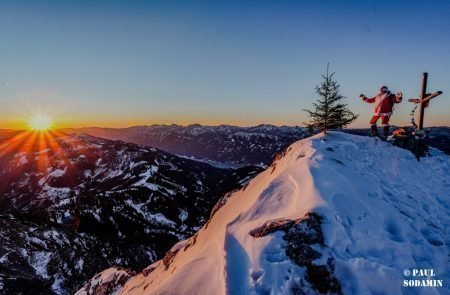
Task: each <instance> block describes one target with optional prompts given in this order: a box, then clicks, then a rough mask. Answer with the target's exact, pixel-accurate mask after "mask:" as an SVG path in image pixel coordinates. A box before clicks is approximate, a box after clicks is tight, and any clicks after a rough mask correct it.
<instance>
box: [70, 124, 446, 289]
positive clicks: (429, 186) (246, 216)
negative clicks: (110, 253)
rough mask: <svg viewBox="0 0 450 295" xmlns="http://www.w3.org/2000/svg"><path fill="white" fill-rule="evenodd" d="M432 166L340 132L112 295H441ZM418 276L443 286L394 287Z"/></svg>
mask: <svg viewBox="0 0 450 295" xmlns="http://www.w3.org/2000/svg"><path fill="white" fill-rule="evenodd" d="M432 154H433V155H432V157H426V158H423V159H421V161H420V162H417V161H416V160H415V158H414V156H413V155H412V154H411V153H410V152H409V151H406V150H402V149H400V148H396V147H393V146H390V145H389V144H387V143H385V142H382V141H379V140H377V139H373V138H367V137H359V136H354V135H350V134H344V133H340V132H329V133H328V134H327V135H323V134H319V135H317V136H314V137H312V138H308V139H305V140H301V141H298V142H296V143H294V144H292V145H291V146H290V147H289V148H288V149H287V150H286V151H285V152H284V153H283V154H281V155H280V156H279V157H278V159H277V160H275V161H274V162H273V163H272V165H271V166H270V167H268V168H267V170H265V171H264V172H262V173H261V174H259V175H258V176H257V177H255V178H254V179H253V180H252V181H251V182H250V183H249V184H248V185H247V186H246V187H245V188H243V189H241V190H238V191H236V192H234V193H233V194H231V195H230V196H229V198H227V199H226V200H225V202H224V205H223V206H222V207H220V209H218V210H217V211H216V212H215V214H214V215H213V216H212V218H211V219H210V221H209V222H208V223H207V224H206V225H205V226H204V227H203V228H202V229H201V230H200V231H199V232H198V233H197V234H196V235H195V236H193V237H192V238H190V239H188V240H186V241H183V242H180V243H178V244H177V245H176V246H175V247H174V248H172V250H171V251H169V252H168V253H167V255H166V257H165V258H164V259H163V260H160V261H158V262H156V263H154V264H153V265H151V266H149V267H148V268H146V269H145V270H144V271H143V272H142V273H140V274H138V275H136V276H133V277H131V278H130V279H129V280H127V281H126V282H124V283H122V284H121V286H117V288H115V294H292V293H294V292H295V291H296V290H297V291H298V290H302V291H303V292H305V293H306V294H316V293H317V292H321V293H323V292H325V293H326V292H331V293H340V292H342V293H344V294H430V293H425V292H430V291H431V292H435V293H436V294H448V292H450V287H449V284H448V282H449V281H450V264H449V245H450V233H449V230H448V229H449V228H450V178H449V177H448V175H449V172H450V159H449V157H448V156H446V155H443V154H442V153H440V152H438V151H435V150H434V151H432ZM311 212H313V213H311ZM293 249H294V250H293ZM299 251H300V252H299ZM301 251H305V253H306V254H308V255H305V257H303V256H302V255H301V254H302V253H301ZM311 256H312V257H314V258H313V259H311ZM308 257H309V258H308ZM425 268H426V269H433V270H434V273H435V274H436V277H435V279H440V280H443V282H444V285H443V286H442V287H440V288H434V289H430V288H428V289H424V288H410V287H403V284H404V280H405V279H409V278H405V277H404V276H403V270H405V269H425ZM316 270H323V271H324V272H320V271H316ZM90 286H91V284H88V285H87V287H89V288H84V289H82V290H80V291H79V292H78V293H77V294H78V295H82V294H99V293H97V291H96V290H95V289H92V288H90ZM323 288H325V291H324V289H323ZM326 288H328V289H326ZM421 292H422V293H421Z"/></svg>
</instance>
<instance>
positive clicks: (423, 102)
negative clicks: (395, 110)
mask: <svg viewBox="0 0 450 295" xmlns="http://www.w3.org/2000/svg"><path fill="white" fill-rule="evenodd" d="M427 80H428V73H423V79H422V92H421V94H420V98H411V99H408V101H409V102H413V103H418V104H419V126H418V128H417V130H416V135H417V136H418V137H419V138H423V137H424V136H425V132H424V131H423V117H424V115H425V108H427V107H428V106H429V105H430V101H431V100H432V99H433V98H435V97H436V96H439V95H441V94H442V91H438V92H435V93H427Z"/></svg>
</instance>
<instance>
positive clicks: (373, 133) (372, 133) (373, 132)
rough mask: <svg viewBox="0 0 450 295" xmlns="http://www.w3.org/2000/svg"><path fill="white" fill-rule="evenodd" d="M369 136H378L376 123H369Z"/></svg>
mask: <svg viewBox="0 0 450 295" xmlns="http://www.w3.org/2000/svg"><path fill="white" fill-rule="evenodd" d="M370 136H378V128H377V125H371V126H370Z"/></svg>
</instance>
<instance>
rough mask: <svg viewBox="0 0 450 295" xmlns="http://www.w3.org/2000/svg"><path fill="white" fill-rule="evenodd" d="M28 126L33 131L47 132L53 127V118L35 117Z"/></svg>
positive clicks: (29, 121)
mask: <svg viewBox="0 0 450 295" xmlns="http://www.w3.org/2000/svg"><path fill="white" fill-rule="evenodd" d="M28 125H29V128H30V129H31V130H33V131H47V130H50V129H51V128H52V127H53V118H52V117H51V116H49V115H42V114H40V115H33V116H32V117H30V119H29V120H28Z"/></svg>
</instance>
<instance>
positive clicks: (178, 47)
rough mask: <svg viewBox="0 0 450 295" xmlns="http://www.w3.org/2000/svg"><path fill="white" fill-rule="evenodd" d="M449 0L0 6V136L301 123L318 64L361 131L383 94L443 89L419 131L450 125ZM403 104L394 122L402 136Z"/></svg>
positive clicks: (405, 111)
mask: <svg viewBox="0 0 450 295" xmlns="http://www.w3.org/2000/svg"><path fill="white" fill-rule="evenodd" d="M449 16H450V2H449V1H73V2H70V1H39V2H38V1H32V2H31V1H30V2H26V1H2V2H0V38H1V42H0V102H1V105H2V107H1V108H0V128H12V127H17V126H20V125H21V124H22V123H23V122H25V121H26V118H27V116H29V115H30V113H33V112H37V111H41V112H47V113H50V114H51V115H53V116H54V117H55V120H56V123H57V124H58V125H59V126H93V125H96V126H114V127H118V126H130V125H136V124H153V123H180V124H189V123H195V122H198V123H203V124H222V123H225V124H238V125H253V124H259V123H274V124H277V125H281V124H287V125H299V124H301V123H302V122H304V121H305V120H306V118H305V114H304V112H302V108H310V107H311V103H312V102H313V101H314V99H316V98H317V96H315V93H314V86H315V85H317V84H319V83H320V82H321V74H322V73H323V72H324V71H325V70H326V65H327V62H330V64H331V70H332V71H335V72H336V75H335V77H336V79H337V81H338V82H339V83H340V84H341V90H342V94H343V95H345V96H347V97H348V98H347V103H348V104H349V105H350V108H351V109H352V110H353V111H354V112H356V113H359V114H360V118H359V119H358V121H357V122H355V124H354V126H355V127H362V126H366V125H367V121H368V120H369V117H370V115H371V113H372V106H371V105H368V104H364V103H362V102H361V101H360V100H359V99H358V96H359V94H360V93H365V94H366V95H368V96H370V95H373V94H374V93H375V92H376V91H377V90H378V89H379V87H380V86H381V85H388V86H389V87H390V88H391V89H392V90H394V91H398V90H402V91H403V93H404V94H405V97H406V98H411V97H417V95H418V94H419V92H420V84H421V73H422V72H424V71H428V72H429V73H430V81H429V89H430V90H443V91H444V95H442V96H440V97H438V98H436V99H435V100H434V101H433V102H432V105H431V108H430V109H429V110H427V116H428V117H427V118H426V124H428V125H450V100H449V99H448V95H447V93H448V86H449V75H448V69H450V58H449V52H450V17H449ZM411 109H412V105H411V104H410V103H407V102H404V103H402V104H401V105H399V106H397V108H396V113H395V114H394V116H393V118H392V121H393V123H396V124H400V125H401V124H407V123H408V122H409V117H408V114H409V112H410V110H411Z"/></svg>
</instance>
